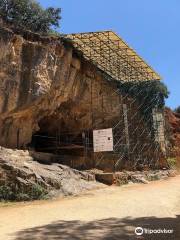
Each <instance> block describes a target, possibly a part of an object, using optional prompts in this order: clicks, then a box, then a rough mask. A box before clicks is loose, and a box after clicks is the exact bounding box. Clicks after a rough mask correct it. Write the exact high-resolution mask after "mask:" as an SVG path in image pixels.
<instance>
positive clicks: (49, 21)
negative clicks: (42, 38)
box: [0, 0, 61, 33]
mask: <svg viewBox="0 0 180 240" xmlns="http://www.w3.org/2000/svg"><path fill="white" fill-rule="evenodd" d="M60 13H61V9H60V8H53V7H50V8H47V9H43V8H42V7H41V6H40V4H39V3H37V2H36V1H35V0H1V1H0V17H1V18H2V20H3V21H4V22H6V23H8V24H13V25H14V26H16V27H18V28H20V29H26V30H31V31H33V32H39V33H48V32H49V31H50V30H51V29H52V28H53V27H55V28H58V27H59V20H60V19H61V17H60Z"/></svg>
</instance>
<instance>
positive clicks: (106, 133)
mask: <svg viewBox="0 0 180 240" xmlns="http://www.w3.org/2000/svg"><path fill="white" fill-rule="evenodd" d="M93 145H94V152H111V151H113V132H112V128H107V129H100V130H93Z"/></svg>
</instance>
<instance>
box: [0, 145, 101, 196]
mask: <svg viewBox="0 0 180 240" xmlns="http://www.w3.org/2000/svg"><path fill="white" fill-rule="evenodd" d="M32 155H33V154H32V153H30V152H28V151H23V150H12V149H6V148H2V147H0V187H1V191H0V198H2V196H1V195H2V194H4V195H7V194H8V193H7V191H13V192H17V193H18V194H19V193H21V198H22V199H20V200H24V197H25V198H26V197H27V195H29V194H30V195H31V194H32V191H33V196H32V198H38V197H40V196H39V194H40V195H42V194H43V195H46V194H48V195H50V196H54V195H56V194H58V196H59V195H62V196H67V195H77V194H79V193H81V192H82V191H85V190H90V189H94V188H97V187H100V186H102V184H100V183H97V182H96V181H95V177H94V175H93V174H90V173H87V172H81V171H78V170H75V169H71V168H70V167H67V166H65V165H61V164H56V163H53V164H40V163H38V162H37V161H34V158H33V156H32ZM2 186H3V190H2ZM4 186H6V188H4ZM32 188H33V189H32ZM2 192H3V193H2ZM34 192H35V193H34ZM18 196H19V195H18ZM7 198H8V196H7ZM9 198H16V196H10V197H9ZM10 200H11V199H10ZM25 200H26V199H25ZM27 200H28V199H27Z"/></svg>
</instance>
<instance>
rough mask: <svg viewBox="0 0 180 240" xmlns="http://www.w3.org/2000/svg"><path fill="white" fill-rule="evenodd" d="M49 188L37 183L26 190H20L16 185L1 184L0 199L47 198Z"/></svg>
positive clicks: (27, 199) (24, 199) (25, 199)
mask: <svg viewBox="0 0 180 240" xmlns="http://www.w3.org/2000/svg"><path fill="white" fill-rule="evenodd" d="M47 193H48V192H47V190H46V189H44V188H43V187H41V186H40V185H38V184H36V185H33V186H31V187H28V188H24V190H22V189H21V190H20V189H19V188H17V187H15V186H14V185H3V186H0V201H2V200H5V201H31V200H40V199H45V198H46V195H47Z"/></svg>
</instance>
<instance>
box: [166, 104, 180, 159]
mask: <svg viewBox="0 0 180 240" xmlns="http://www.w3.org/2000/svg"><path fill="white" fill-rule="evenodd" d="M165 116H166V121H167V124H168V127H169V142H170V155H172V156H177V157H180V114H179V113H175V112H173V111H172V110H171V109H170V108H166V109H165Z"/></svg>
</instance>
